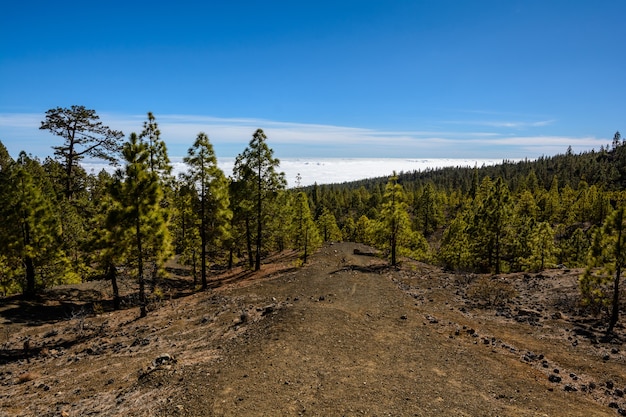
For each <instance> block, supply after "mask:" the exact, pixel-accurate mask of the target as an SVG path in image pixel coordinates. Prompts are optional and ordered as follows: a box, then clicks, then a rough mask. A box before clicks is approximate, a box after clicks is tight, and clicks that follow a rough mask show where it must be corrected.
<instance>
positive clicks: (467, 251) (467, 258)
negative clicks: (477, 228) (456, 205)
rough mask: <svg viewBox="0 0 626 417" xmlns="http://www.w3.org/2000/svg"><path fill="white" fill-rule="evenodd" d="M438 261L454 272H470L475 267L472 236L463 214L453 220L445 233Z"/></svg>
mask: <svg viewBox="0 0 626 417" xmlns="http://www.w3.org/2000/svg"><path fill="white" fill-rule="evenodd" d="M438 259H439V261H440V262H441V263H442V264H443V266H444V267H445V268H447V269H450V270H453V271H468V270H470V269H472V268H473V267H474V257H473V255H472V244H471V236H470V235H469V232H468V224H467V222H466V221H465V216H464V215H463V214H459V215H458V216H457V217H456V218H455V219H454V220H452V222H451V223H450V225H449V226H448V228H446V230H445V231H444V233H443V238H442V240H441V247H440V249H439V253H438Z"/></svg>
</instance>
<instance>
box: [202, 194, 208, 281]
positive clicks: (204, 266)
mask: <svg viewBox="0 0 626 417" xmlns="http://www.w3.org/2000/svg"><path fill="white" fill-rule="evenodd" d="M200 198H201V199H202V200H201V201H200V216H202V218H201V219H200V244H201V245H202V247H201V248H200V274H201V277H202V278H201V279H202V289H203V290H206V289H207V279H206V245H207V242H206V240H207V239H206V213H205V205H206V196H205V195H204V186H203V191H202V196H200Z"/></svg>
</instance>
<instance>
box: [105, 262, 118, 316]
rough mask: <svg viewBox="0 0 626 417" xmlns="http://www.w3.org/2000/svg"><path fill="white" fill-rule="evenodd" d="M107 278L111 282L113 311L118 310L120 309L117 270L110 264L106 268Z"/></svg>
mask: <svg viewBox="0 0 626 417" xmlns="http://www.w3.org/2000/svg"><path fill="white" fill-rule="evenodd" d="M107 278H108V279H110V280H111V287H112V290H113V309H114V310H120V309H121V308H122V306H121V303H120V290H119V288H118V286H117V268H115V265H113V263H110V264H109V266H108V267H107Z"/></svg>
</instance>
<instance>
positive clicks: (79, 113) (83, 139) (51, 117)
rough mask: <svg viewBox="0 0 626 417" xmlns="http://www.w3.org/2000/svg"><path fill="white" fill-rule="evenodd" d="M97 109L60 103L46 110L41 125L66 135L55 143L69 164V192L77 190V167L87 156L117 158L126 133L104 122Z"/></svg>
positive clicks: (67, 172)
mask: <svg viewBox="0 0 626 417" xmlns="http://www.w3.org/2000/svg"><path fill="white" fill-rule="evenodd" d="M99 119H100V117H99V116H98V115H97V114H96V112H95V110H89V109H86V108H85V107H84V106H72V107H70V108H61V107H57V108H54V109H50V110H48V111H47V112H46V118H45V120H44V121H42V122H41V126H40V127H39V128H40V129H42V130H48V131H50V132H51V133H52V134H54V135H56V136H60V137H62V138H63V140H64V143H63V145H61V146H53V149H54V154H55V155H56V156H57V157H58V158H59V159H60V160H61V163H62V164H63V165H64V168H65V196H66V197H67V198H68V199H71V198H72V195H73V193H74V188H73V186H74V173H75V172H74V171H75V169H76V168H77V166H78V162H80V161H81V160H82V159H83V158H84V157H86V156H90V157H92V158H99V159H104V160H106V161H109V162H115V161H116V160H117V154H118V153H119V151H120V148H121V139H122V137H123V136H124V134H123V133H122V132H120V131H116V130H112V129H110V128H109V127H108V126H105V125H103V124H102V122H101V121H100V120H99Z"/></svg>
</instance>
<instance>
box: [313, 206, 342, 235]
mask: <svg viewBox="0 0 626 417" xmlns="http://www.w3.org/2000/svg"><path fill="white" fill-rule="evenodd" d="M317 227H318V229H319V231H320V233H321V235H322V240H323V241H324V242H331V241H334V242H337V241H340V240H341V236H342V233H341V230H339V226H337V220H336V218H335V215H334V214H333V213H331V212H330V210H328V209H327V208H326V207H324V208H323V209H322V214H321V215H320V216H319V218H318V219H317Z"/></svg>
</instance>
